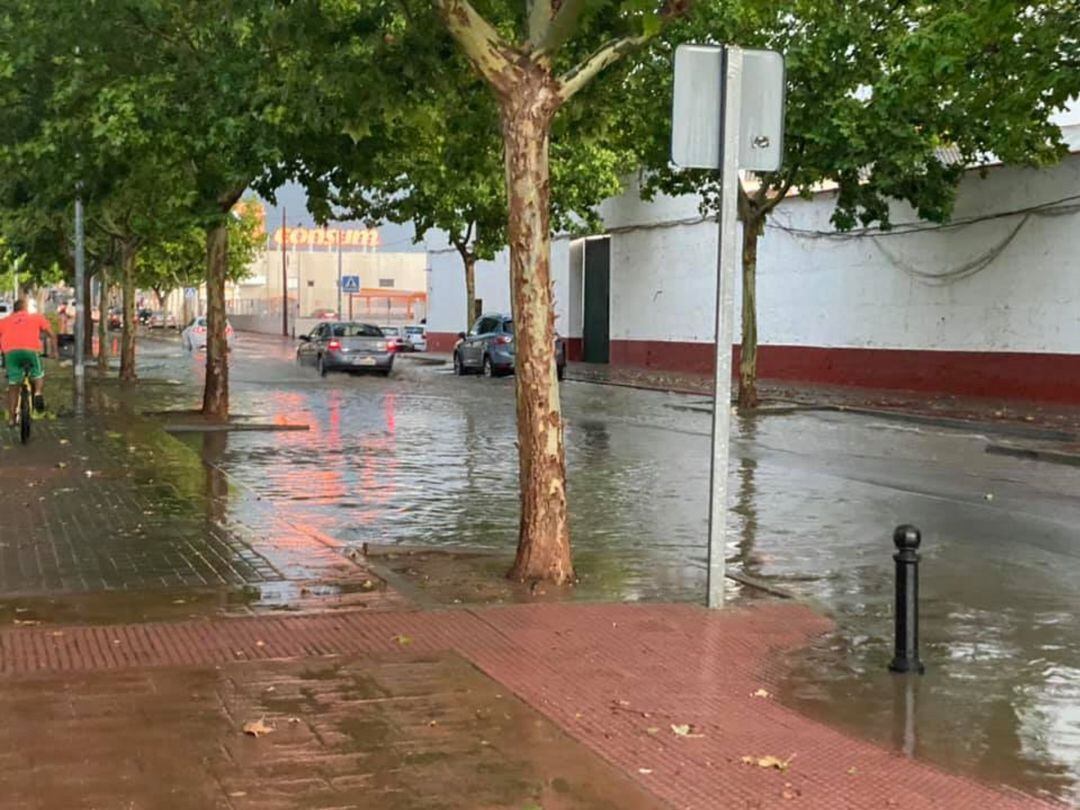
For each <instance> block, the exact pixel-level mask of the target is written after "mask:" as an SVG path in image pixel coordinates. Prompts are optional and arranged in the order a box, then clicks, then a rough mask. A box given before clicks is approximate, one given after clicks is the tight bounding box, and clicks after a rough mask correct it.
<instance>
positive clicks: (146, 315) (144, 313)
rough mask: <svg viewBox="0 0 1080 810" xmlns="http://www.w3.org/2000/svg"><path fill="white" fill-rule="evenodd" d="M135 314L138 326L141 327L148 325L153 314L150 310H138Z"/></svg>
mask: <svg viewBox="0 0 1080 810" xmlns="http://www.w3.org/2000/svg"><path fill="white" fill-rule="evenodd" d="M135 314H136V317H138V319H139V324H140V325H141V326H149V325H150V319H151V318H152V317H153V315H154V312H153V310H150V309H140V310H139V311H138V312H137V313H135Z"/></svg>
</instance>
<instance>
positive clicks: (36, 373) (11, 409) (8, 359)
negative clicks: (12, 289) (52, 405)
mask: <svg viewBox="0 0 1080 810" xmlns="http://www.w3.org/2000/svg"><path fill="white" fill-rule="evenodd" d="M42 334H45V335H47V336H48V338H49V340H50V341H52V340H53V339H54V338H53V331H52V326H51V325H50V324H49V321H48V319H47V318H46V317H45V316H44V315H39V314H37V313H34V312H29V311H27V306H26V299H25V298H20V299H19V300H18V301H16V302H15V311H14V312H13V313H12V314H11V315H9V316H8V317H6V318H4V319H3V320H0V352H2V353H3V355H4V368H5V369H6V370H7V378H8V425H9V426H11V427H14V426H15V424H16V414H17V413H18V412H19V389H20V388H21V387H22V381H23V375H24V374H25V373H26V372H29V373H30V379H31V380H32V381H33V386H34V410H36V411H37V412H38V413H41V412H42V411H44V410H45V395H44V391H45V371H44V369H42V367H41V336H42Z"/></svg>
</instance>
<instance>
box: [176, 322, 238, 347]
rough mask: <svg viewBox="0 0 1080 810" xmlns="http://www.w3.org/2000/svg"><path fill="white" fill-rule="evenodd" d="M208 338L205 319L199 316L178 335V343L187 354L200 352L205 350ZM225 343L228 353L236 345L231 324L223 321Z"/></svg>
mask: <svg viewBox="0 0 1080 810" xmlns="http://www.w3.org/2000/svg"><path fill="white" fill-rule="evenodd" d="M208 337H209V335H208V329H207V326H206V318H205V317H204V316H201V315H200V316H199V317H198V318H195V319H194V320H192V322H191V323H189V324H188V325H187V328H185V329H184V331H183V332H181V333H180V343H182V344H183V346H184V348H185V349H187V350H188V351H189V352H193V351H202V350H205V349H206V342H207V340H208ZM225 342H226V343H227V344H228V347H229V351H232V349H233V347H234V346H235V345H236V333H235V332H233V328H232V324H231V323H229V322H228V321H225Z"/></svg>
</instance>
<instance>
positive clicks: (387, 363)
mask: <svg viewBox="0 0 1080 810" xmlns="http://www.w3.org/2000/svg"><path fill="white" fill-rule="evenodd" d="M394 354H395V352H394V350H393V349H391V348H390V343H389V341H388V340H387V338H386V336H385V335H383V333H382V330H381V329H380V328H379V327H377V326H372V325H371V324H368V323H355V322H352V321H333V322H330V323H320V324H319V325H318V326H316V327H315V328H314V329H312V330H311V332H310V333H309V334H306V335H301V336H300V345H299V346H297V347H296V362H297V363H299V364H300V365H302V366H315V368H316V369H318V371H319V374H320V375H322V376H324V377H325V376H326V373H327V372H328V371H375V372H378V373H379V374H382V375H383V376H384V377H385V376H387V375H389V374H390V372H391V371H393V369H394Z"/></svg>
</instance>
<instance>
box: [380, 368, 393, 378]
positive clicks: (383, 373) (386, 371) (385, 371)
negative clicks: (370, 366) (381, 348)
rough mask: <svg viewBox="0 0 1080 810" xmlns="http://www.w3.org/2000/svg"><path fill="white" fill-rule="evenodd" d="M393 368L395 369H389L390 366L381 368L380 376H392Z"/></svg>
mask: <svg viewBox="0 0 1080 810" xmlns="http://www.w3.org/2000/svg"><path fill="white" fill-rule="evenodd" d="M392 370H393V369H389V368H380V369H379V376H380V377H389V376H390V372H391V371H392Z"/></svg>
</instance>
